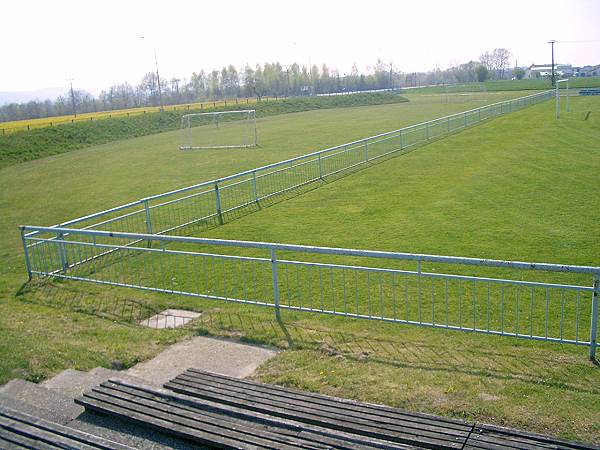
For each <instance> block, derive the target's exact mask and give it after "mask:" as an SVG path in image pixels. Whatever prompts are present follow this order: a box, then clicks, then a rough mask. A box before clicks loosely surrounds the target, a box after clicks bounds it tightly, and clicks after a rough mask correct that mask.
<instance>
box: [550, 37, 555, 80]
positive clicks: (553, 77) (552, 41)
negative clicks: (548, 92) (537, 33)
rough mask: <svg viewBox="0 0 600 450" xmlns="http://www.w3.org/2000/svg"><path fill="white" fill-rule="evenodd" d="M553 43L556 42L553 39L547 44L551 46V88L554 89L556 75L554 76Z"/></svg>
mask: <svg viewBox="0 0 600 450" xmlns="http://www.w3.org/2000/svg"><path fill="white" fill-rule="evenodd" d="M555 42H556V40H555V39H552V40H551V41H548V44H551V45H552V87H554V86H555V84H556V75H555V74H554V43H555Z"/></svg>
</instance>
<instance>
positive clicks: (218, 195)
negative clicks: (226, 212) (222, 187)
mask: <svg viewBox="0 0 600 450" xmlns="http://www.w3.org/2000/svg"><path fill="white" fill-rule="evenodd" d="M215 201H216V204H217V217H218V218H219V223H220V224H221V225H223V214H222V213H221V194H219V182H218V181H215Z"/></svg>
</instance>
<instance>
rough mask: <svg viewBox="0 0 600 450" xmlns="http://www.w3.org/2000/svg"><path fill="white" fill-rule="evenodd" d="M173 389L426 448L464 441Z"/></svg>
mask: <svg viewBox="0 0 600 450" xmlns="http://www.w3.org/2000/svg"><path fill="white" fill-rule="evenodd" d="M168 387H169V388H171V389H173V390H175V391H176V392H180V393H184V394H187V395H192V396H196V397H199V398H203V399H208V400H212V401H215V402H218V403H223V404H230V405H232V406H237V407H243V408H247V409H249V410H252V411H257V412H261V413H265V414H271V415H274V416H277V417H283V418H286V419H290V420H296V421H300V422H303V423H310V424H313V425H319V426H323V427H327V428H331V429H333V430H339V431H345V432H349V433H354V434H360V435H363V436H370V437H374V438H378V439H385V440H390V441H394V442H401V443H406V444H412V445H416V444H419V445H425V446H426V447H428V448H439V447H440V446H441V447H444V448H462V446H463V445H464V442H465V441H466V437H467V434H465V435H463V436H458V437H453V436H447V435H445V434H444V433H437V432H436V430H431V429H425V428H417V427H414V426H410V427H408V426H402V425H398V426H396V425H392V424H390V425H388V426H385V427H384V426H377V424H376V423H375V422H373V423H369V421H368V420H367V419H357V418H353V419H351V420H347V419H346V418H344V417H343V416H341V415H336V414H323V413H321V414H316V413H313V411H312V410H309V409H306V408H302V407H300V406H296V407H295V408H292V407H289V406H288V407H286V406H282V405H277V404H273V403H272V404H267V405H265V404H264V402H260V401H259V400H254V399H253V398H243V397H244V396H243V395H242V394H239V395H238V396H237V397H234V398H232V397H227V396H220V395H218V394H214V393H207V391H198V390H196V389H193V388H189V387H188V388H185V389H179V388H178V387H172V386H171V385H169V386H168Z"/></svg>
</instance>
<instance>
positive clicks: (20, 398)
mask: <svg viewBox="0 0 600 450" xmlns="http://www.w3.org/2000/svg"><path fill="white" fill-rule="evenodd" d="M11 399H14V400H16V401H17V402H18V403H19V404H20V405H21V406H22V407H15V406H14V405H12V406H11V404H10V403H11ZM7 402H8V403H7ZM0 404H5V405H6V406H8V407H9V408H13V409H16V410H17V411H22V412H24V413H27V414H33V415H38V416H39V417H42V418H43V419H47V420H51V421H52V422H56V423H60V424H62V425H64V424H66V423H67V422H68V421H70V420H71V419H73V418H75V417H77V416H78V415H80V414H81V413H82V412H83V411H84V409H83V407H82V406H79V405H76V404H75V403H73V400H72V399H71V398H69V397H66V396H64V395H61V394H60V393H58V392H55V391H52V390H50V389H46V388H45V387H43V386H40V385H39V384H35V383H31V382H29V381H25V380H16V379H15V380H11V381H9V382H8V383H6V384H5V385H4V386H2V388H0Z"/></svg>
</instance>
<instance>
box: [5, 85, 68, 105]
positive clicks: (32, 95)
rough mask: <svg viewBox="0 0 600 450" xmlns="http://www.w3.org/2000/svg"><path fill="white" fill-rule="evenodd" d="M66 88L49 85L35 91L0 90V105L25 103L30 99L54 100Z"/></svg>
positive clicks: (62, 93)
mask: <svg viewBox="0 0 600 450" xmlns="http://www.w3.org/2000/svg"><path fill="white" fill-rule="evenodd" d="M68 90H69V88H68V87H49V88H43V89H36V90H35V91H18V92H0V106H1V105H5V104H7V103H26V102H29V101H31V100H41V101H44V100H47V99H49V100H55V99H56V98H57V97H59V96H61V95H64V94H65V93H66V92H67V91H68Z"/></svg>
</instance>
